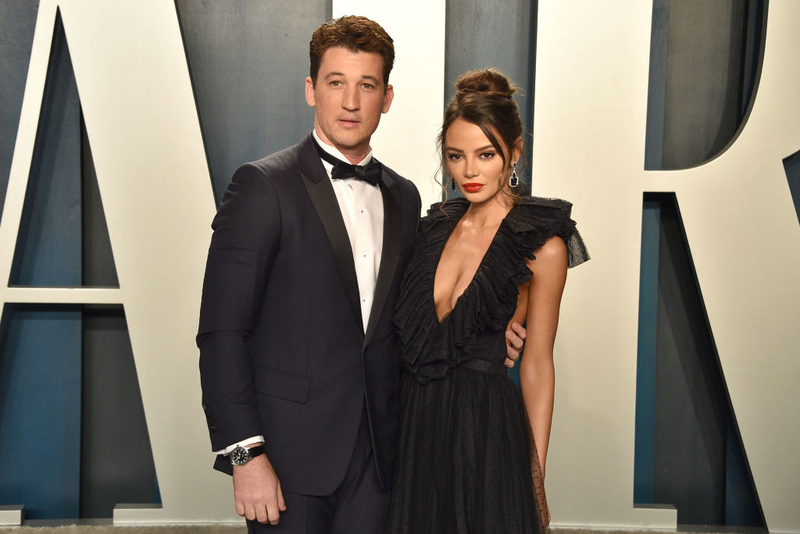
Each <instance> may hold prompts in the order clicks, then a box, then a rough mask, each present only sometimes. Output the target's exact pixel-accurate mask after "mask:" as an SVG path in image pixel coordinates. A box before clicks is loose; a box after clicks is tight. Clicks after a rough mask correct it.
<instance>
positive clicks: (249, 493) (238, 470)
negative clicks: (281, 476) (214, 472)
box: [233, 454, 286, 525]
mask: <svg viewBox="0 0 800 534" xmlns="http://www.w3.org/2000/svg"><path fill="white" fill-rule="evenodd" d="M233 498H234V501H235V502H236V513H237V514H239V515H240V516H243V517H246V518H247V519H250V520H251V521H252V520H258V522H259V523H271V524H273V525H277V524H278V521H279V520H280V517H281V514H280V513H281V512H285V511H286V502H284V500H283V492H282V491H281V482H280V480H278V475H276V474H275V470H274V469H273V468H272V464H271V463H270V462H269V459H268V458H267V455H266V454H262V455H260V456H256V457H255V458H253V459H252V460H250V461H249V462H247V463H246V464H245V465H235V466H233Z"/></svg>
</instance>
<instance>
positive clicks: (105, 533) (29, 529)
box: [0, 522, 763, 534]
mask: <svg viewBox="0 0 800 534" xmlns="http://www.w3.org/2000/svg"><path fill="white" fill-rule="evenodd" d="M42 523H44V522H39V524H37V525H36V526H22V527H0V534H162V533H164V534H245V533H246V532H247V528H245V526H244V525H241V526H240V525H171V526H163V525H161V526H116V527H115V526H113V525H110V524H104V525H98V524H91V525H87V524H84V525H68V526H45V525H44V524H42ZM666 532H676V531H667V530H627V529H626V530H599V529H598V530H594V529H583V528H575V529H567V528H552V529H550V533H549V534H664V533H666ZM677 532H680V533H681V534H685V533H692V532H694V533H701V532H702V533H703V534H711V533H716V532H720V530H719V528H718V527H717V528H714V529H709V530H705V529H704V528H703V527H702V526H699V525H692V526H688V527H687V526H682V527H679V529H678V531H677ZM724 532H725V533H731V532H763V531H759V530H746V529H725V530H724Z"/></svg>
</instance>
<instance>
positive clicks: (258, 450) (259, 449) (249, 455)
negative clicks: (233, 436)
mask: <svg viewBox="0 0 800 534" xmlns="http://www.w3.org/2000/svg"><path fill="white" fill-rule="evenodd" d="M262 454H264V446H263V445H258V446H256V447H251V448H249V449H248V448H247V447H242V446H241V445H237V446H236V448H235V449H233V450H232V451H231V453H230V457H231V464H232V465H244V464H246V463H247V462H249V461H250V460H252V459H253V458H255V457H256V456H261V455H262Z"/></svg>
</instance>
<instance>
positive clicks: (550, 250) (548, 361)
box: [519, 236, 567, 476]
mask: <svg viewBox="0 0 800 534" xmlns="http://www.w3.org/2000/svg"><path fill="white" fill-rule="evenodd" d="M535 255H536V259H535V260H533V261H530V262H529V263H528V266H529V267H530V269H531V271H533V279H532V280H531V284H530V287H529V289H528V315H527V328H528V337H527V340H526V342H525V349H524V351H523V353H522V362H521V363H520V368H519V379H520V385H521V387H522V397H523V399H524V401H525V408H526V409H527V411H528V418H529V420H530V423H531V428H532V429H533V436H534V440H535V442H536V449H537V452H538V454H539V463H540V464H541V468H542V476H544V473H545V460H546V458H547V446H548V443H549V441H550V424H551V422H552V419H553V397H554V394H555V368H554V365H553V344H554V343H555V338H556V329H557V328H558V312H559V308H560V306H561V295H562V293H563V291H564V283H565V282H566V280H567V248H566V246H565V245H564V241H563V240H562V239H561V238H560V237H557V236H556V237H551V238H550V239H548V240H547V241H546V242H545V244H544V245H543V246H542V247H541V248H540V249H539V250H537V251H536V252H535Z"/></svg>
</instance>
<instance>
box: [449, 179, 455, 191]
mask: <svg viewBox="0 0 800 534" xmlns="http://www.w3.org/2000/svg"><path fill="white" fill-rule="evenodd" d="M450 189H452V190H453V191H455V190H456V179H455V178H450Z"/></svg>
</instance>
